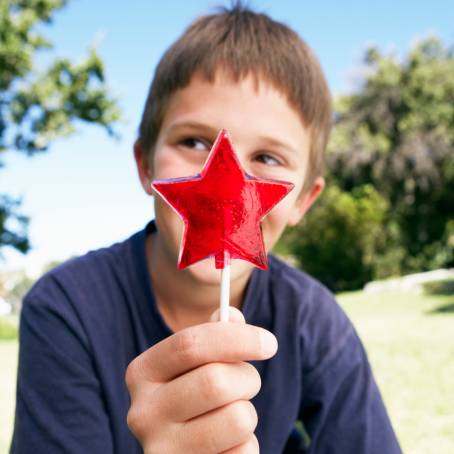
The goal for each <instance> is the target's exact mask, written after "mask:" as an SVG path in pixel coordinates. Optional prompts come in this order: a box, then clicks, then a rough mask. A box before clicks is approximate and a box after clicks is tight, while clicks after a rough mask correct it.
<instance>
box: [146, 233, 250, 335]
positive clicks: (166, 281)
mask: <svg viewBox="0 0 454 454" xmlns="http://www.w3.org/2000/svg"><path fill="white" fill-rule="evenodd" d="M146 255H147V262H148V269H149V272H150V278H151V282H152V287H153V292H154V296H155V300H156V304H157V306H158V308H159V310H160V312H161V315H162V316H163V318H164V320H165V322H166V323H167V325H168V326H169V328H170V329H172V331H174V332H176V331H179V330H181V329H183V328H185V327H187V326H192V325H196V324H200V323H205V322H207V321H208V320H209V319H210V316H211V314H212V313H213V312H214V311H215V310H216V309H217V308H218V307H219V299H220V281H219V282H216V283H211V282H208V283H207V282H200V281H199V280H196V278H195V277H194V275H192V274H191V273H190V272H188V271H187V270H182V271H180V270H177V269H176V264H175V263H174V261H173V260H172V258H171V257H170V256H169V255H168V254H167V253H166V251H165V248H164V246H163V244H162V243H161V241H160V237H159V234H152V235H149V236H148V237H147V239H146ZM219 273H220V270H219ZM248 279H249V276H244V277H243V276H242V277H241V278H240V279H236V280H233V281H232V282H231V286H230V305H231V306H234V307H237V308H239V309H241V306H242V303H243V298H244V293H245V289H246V285H247V281H248Z"/></svg>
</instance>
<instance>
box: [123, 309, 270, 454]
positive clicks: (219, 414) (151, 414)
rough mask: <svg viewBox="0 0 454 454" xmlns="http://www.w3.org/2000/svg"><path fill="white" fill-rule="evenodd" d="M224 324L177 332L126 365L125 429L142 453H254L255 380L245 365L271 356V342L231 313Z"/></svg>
mask: <svg viewBox="0 0 454 454" xmlns="http://www.w3.org/2000/svg"><path fill="white" fill-rule="evenodd" d="M216 318H217V313H216V312H215V313H214V314H213V316H212V318H211V320H213V321H214V320H216ZM230 320H231V322H228V323H224V322H216V323H213V322H210V323H204V324H202V325H197V326H191V327H189V328H185V329H183V330H181V331H179V332H177V333H175V334H173V335H172V336H170V337H168V338H167V339H164V340H163V341H161V342H159V343H158V344H156V345H154V346H153V347H151V348H149V349H148V350H147V351H145V352H144V353H142V354H141V355H139V356H138V357H137V358H135V359H134V360H133V361H132V362H131V363H130V364H129V366H128V369H127V371H126V384H127V386H128V389H129V393H130V395H131V408H130V409H129V413H128V426H129V428H130V430H131V432H132V433H133V434H134V435H135V436H136V437H137V439H138V440H139V441H140V443H141V444H142V448H143V450H144V452H145V454H173V453H178V454H181V453H185V454H190V453H197V454H205V453H206V454H218V453H223V454H227V453H228V454H246V453H248V454H249V453H251V454H252V453H258V452H259V447H258V441H257V439H256V437H255V435H254V430H255V427H256V425H257V413H256V411H255V408H254V406H253V405H252V404H251V402H250V399H252V397H254V396H255V395H256V394H257V393H258V392H259V389H260V385H261V383H260V375H259V373H258V372H257V370H256V369H255V367H253V366H252V365H251V364H249V363H247V362H245V361H249V360H264V359H268V358H271V357H272V356H273V355H274V354H275V353H276V350H277V341H276V338H275V337H274V336H273V335H272V334H271V333H270V332H268V331H266V330H264V329H262V328H259V327H256V326H252V325H247V324H246V323H245V321H244V317H243V315H242V314H241V312H240V311H238V310H237V309H233V308H231V309H230Z"/></svg>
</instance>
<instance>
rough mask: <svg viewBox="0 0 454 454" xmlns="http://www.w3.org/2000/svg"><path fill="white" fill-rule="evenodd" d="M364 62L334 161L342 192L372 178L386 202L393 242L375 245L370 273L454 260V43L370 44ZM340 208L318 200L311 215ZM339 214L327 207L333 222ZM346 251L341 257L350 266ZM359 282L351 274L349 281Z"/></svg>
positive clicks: (339, 108)
mask: <svg viewBox="0 0 454 454" xmlns="http://www.w3.org/2000/svg"><path fill="white" fill-rule="evenodd" d="M364 63H365V68H364V69H365V72H364V73H365V76H364V79H363V81H362V83H361V84H360V86H359V89H358V90H357V91H356V92H355V93H352V94H349V95H347V96H342V97H340V98H338V99H337V100H336V103H335V105H336V109H335V110H336V114H335V125H334V130H333V133H332V136H331V140H330V144H329V150H328V156H327V164H328V176H329V180H331V181H333V182H334V183H335V184H336V185H337V187H338V188H339V190H340V191H341V192H340V193H339V194H338V197H340V198H342V197H343V194H344V193H350V192H351V191H354V190H359V189H358V188H363V187H366V186H368V185H370V186H372V187H373V188H374V189H375V190H376V191H377V193H378V194H379V195H380V196H381V197H382V198H383V199H384V200H385V201H386V202H387V205H388V209H387V211H386V214H385V218H384V219H383V224H382V229H383V236H384V237H386V238H387V240H386V244H385V246H386V247H384V248H383V247H382V246H380V247H377V248H375V251H376V252H375V257H374V262H376V263H375V265H374V266H372V267H371V269H370V271H371V275H370V277H371V278H376V277H387V276H390V275H393V274H401V273H407V272H414V271H424V270H429V269H434V268H437V267H442V266H447V267H450V266H454V204H453V194H454V54H453V50H452V49H448V48H446V47H445V46H444V45H443V44H442V43H441V42H440V40H438V39H436V38H429V39H426V40H424V41H422V42H420V43H419V44H417V45H416V46H415V47H414V48H413V49H412V50H411V51H410V53H409V54H408V55H407V56H406V57H405V58H403V59H401V60H399V59H397V58H395V57H392V56H386V55H382V54H381V53H380V52H379V51H378V50H377V49H375V48H371V49H369V50H368V51H367V52H366V55H365V59H364ZM333 208H334V207H333V206H331V207H327V206H326V204H325V205H322V206H321V207H320V208H318V207H317V206H316V207H314V212H313V213H309V216H314V217H320V216H321V215H320V214H316V211H317V210H319V209H322V210H323V209H325V210H326V209H330V210H333ZM330 217H331V218H332V221H331V224H330V221H329V220H330ZM335 219H336V216H335V215H333V213H332V212H331V213H326V218H325V221H326V223H327V224H328V225H332V224H333V223H335V222H336V220H335ZM326 223H325V224H323V226H322V227H321V228H325V227H326V226H327V224H326ZM299 228H300V229H301V235H304V234H305V233H306V234H307V231H305V229H304V227H299ZM351 229H353V230H350V231H349V232H350V233H351V232H352V231H354V230H355V229H354V227H353V226H352V227H351ZM339 235H341V233H340V232H339ZM338 240H339V241H340V242H342V241H343V239H342V238H339V239H338ZM317 241H321V239H320V240H317V239H314V242H315V243H317ZM359 241H360V240H359ZM315 243H314V244H315ZM317 244H318V246H320V247H321V246H322V245H320V244H319V243H317ZM294 252H295V251H294ZM347 256H348V252H347V251H346V252H345V253H344V254H342V253H340V255H339V256H338V258H337V260H339V261H343V263H344V264H345V266H350V265H349V262H348V259H347ZM298 258H299V261H300V262H301V263H303V264H304V263H305V262H307V259H308V257H307V256H305V255H304V256H301V257H298ZM313 259H314V260H317V258H316V257H313ZM360 262H361V260H360V261H359V262H358V263H360ZM361 266H363V267H364V266H366V264H365V263H364V262H361ZM362 271H363V270H361V271H360V270H358V269H357V270H356V272H359V273H360V274H361V273H362ZM364 278H365V276H364ZM339 279H341V276H340V275H339V276H338V278H335V281H336V282H337V281H338V280H339ZM362 280H364V279H362ZM343 282H344V284H343V287H344V288H345V286H346V285H347V284H346V283H345V281H343ZM362 283H364V282H362ZM359 284H360V282H358V280H356V279H353V276H352V280H351V281H350V288H352V287H358V285H359ZM335 287H336V285H335ZM347 287H348V285H347Z"/></svg>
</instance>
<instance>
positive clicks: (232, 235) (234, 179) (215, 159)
mask: <svg viewBox="0 0 454 454" xmlns="http://www.w3.org/2000/svg"><path fill="white" fill-rule="evenodd" d="M152 187H153V189H154V190H155V191H156V192H157V193H159V194H160V195H161V197H162V198H163V199H164V200H165V201H166V202H167V203H168V204H169V205H170V206H171V207H172V208H173V209H174V210H175V211H176V212H177V213H178V214H179V216H180V217H181V218H182V219H183V222H184V232H183V239H182V243H181V247H180V256H179V259H178V268H180V269H183V268H186V267H187V266H189V265H192V264H193V263H195V262H198V261H199V260H202V259H205V258H207V257H211V256H214V257H215V263H216V268H224V266H225V265H228V264H229V260H230V258H237V259H243V260H247V261H249V262H251V263H252V264H254V265H256V266H258V267H259V268H262V269H266V268H267V258H266V251H265V246H264V244H263V236H262V230H261V225H260V221H261V220H262V219H263V218H264V217H265V215H266V214H267V213H268V212H269V211H270V210H271V209H272V208H273V207H274V205H276V204H277V203H278V202H279V201H280V200H281V199H282V198H284V197H285V196H286V195H287V194H288V193H289V192H290V191H291V190H292V188H293V184H292V183H287V182H283V181H277V180H265V179H261V178H255V177H252V176H250V175H247V174H246V173H245V171H244V170H243V169H242V167H241V165H240V163H239V161H238V158H237V157H236V155H235V152H234V150H233V147H232V144H231V142H230V140H229V137H228V134H227V132H226V131H225V130H222V131H221V132H220V133H219V135H218V137H217V139H216V141H215V143H214V144H213V147H212V149H211V151H210V154H209V155H208V158H207V161H206V162H205V165H204V167H203V169H202V171H201V172H200V174H198V175H196V176H192V177H184V178H175V179H169V180H155V181H153V183H152Z"/></svg>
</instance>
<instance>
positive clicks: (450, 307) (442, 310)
mask: <svg viewBox="0 0 454 454" xmlns="http://www.w3.org/2000/svg"><path fill="white" fill-rule="evenodd" d="M449 313H453V314H454V302H452V303H447V304H442V305H441V306H438V307H435V308H433V309H432V310H430V311H429V312H428V314H449Z"/></svg>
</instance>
